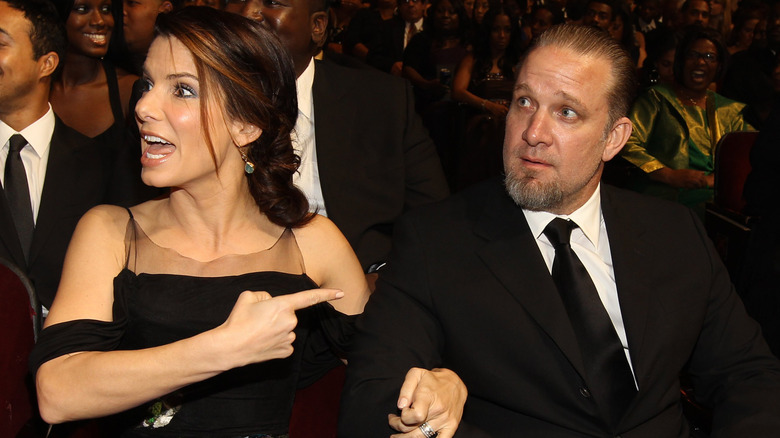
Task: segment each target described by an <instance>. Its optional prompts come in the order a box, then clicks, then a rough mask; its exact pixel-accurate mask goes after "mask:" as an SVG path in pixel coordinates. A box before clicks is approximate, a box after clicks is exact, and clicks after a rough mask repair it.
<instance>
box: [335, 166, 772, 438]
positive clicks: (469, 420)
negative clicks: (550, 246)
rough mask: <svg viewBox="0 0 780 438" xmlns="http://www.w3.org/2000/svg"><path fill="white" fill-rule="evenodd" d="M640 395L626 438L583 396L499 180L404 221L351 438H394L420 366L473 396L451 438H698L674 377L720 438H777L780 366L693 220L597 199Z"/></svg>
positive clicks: (535, 258)
mask: <svg viewBox="0 0 780 438" xmlns="http://www.w3.org/2000/svg"><path fill="white" fill-rule="evenodd" d="M601 194H602V211H603V214H604V220H605V223H606V226H607V230H608V233H609V242H610V249H611V252H612V260H613V263H614V274H615V281H616V283H617V290H618V295H619V297H620V305H621V311H622V315H623V320H624V323H625V328H626V334H627V336H628V345H629V349H630V352H631V359H632V363H633V369H634V371H635V373H636V378H637V380H638V384H639V392H638V393H637V395H636V396H635V398H634V399H633V401H632V402H631V403H630V404H629V405H628V406H627V411H626V413H625V415H624V417H623V418H622V420H621V421H620V424H619V425H618V428H617V430H609V428H608V427H607V426H606V425H605V422H604V421H603V420H602V419H601V418H600V415H599V412H598V410H597V409H596V406H595V404H594V402H593V400H592V399H590V398H589V397H588V392H587V391H584V390H583V388H587V386H588V382H587V381H586V380H585V379H584V378H583V376H584V367H583V363H582V358H581V356H580V353H579V349H578V347H577V341H576V337H575V334H574V331H573V329H572V327H571V324H570V322H569V320H568V318H567V316H566V311H565V309H564V306H563V303H562V302H561V299H560V297H559V295H558V292H557V290H556V289H555V285H554V283H553V281H552V278H551V276H550V274H549V271H548V270H547V267H546V265H545V263H544V260H543V258H542V256H541V254H540V252H539V249H538V247H537V245H536V242H535V240H534V238H533V236H532V235H531V233H530V230H529V228H528V224H527V222H526V220H525V216H524V215H523V213H522V210H521V209H520V208H519V207H517V206H516V205H515V204H514V203H513V202H512V201H511V199H510V198H509V197H508V196H507V195H506V194H505V193H504V190H503V188H502V187H501V185H500V182H498V181H491V182H489V183H487V184H483V185H480V186H478V187H476V188H475V189H473V190H470V191H467V192H464V193H463V194H461V195H457V196H454V197H452V198H451V199H450V200H448V201H445V202H443V203H440V204H436V205H434V206H431V207H430V208H423V209H420V210H417V211H415V212H412V213H410V214H409V215H408V216H405V217H404V218H403V219H402V220H401V221H399V224H398V225H397V227H396V232H397V239H396V240H395V242H394V244H395V246H394V250H393V254H392V255H391V258H390V264H389V268H388V270H387V271H386V272H384V273H383V274H382V276H381V278H380V281H379V285H378V288H377V290H376V292H375V293H374V294H373V295H372V297H371V299H370V300H369V303H368V305H367V307H366V311H365V313H364V315H363V317H362V318H361V319H360V320H359V323H358V327H359V333H358V335H357V336H356V338H355V341H354V343H355V345H354V348H353V352H352V354H351V355H350V356H349V368H348V371H347V372H348V376H347V383H346V387H345V390H344V392H343V395H342V411H341V412H342V413H341V420H342V421H341V424H340V428H341V429H340V435H339V436H343V437H358V436H361V437H366V436H370V437H382V436H388V435H389V434H390V430H389V428H388V427H387V414H388V413H391V412H395V411H396V409H395V403H396V399H397V397H398V391H399V389H400V386H401V382H402V380H403V378H404V375H405V373H406V372H407V370H408V369H409V368H410V367H412V366H419V367H423V368H427V369H430V368H434V367H447V368H451V369H453V370H454V371H455V372H457V373H458V374H459V375H460V377H461V378H462V379H463V381H464V382H465V384H466V386H467V387H468V390H469V398H468V401H467V403H466V410H465V413H464V417H463V423H462V425H461V428H460V429H459V431H458V434H457V435H456V436H459V437H463V436H466V437H472V436H479V437H483V436H491V437H518V436H523V437H544V438H555V437H586V436H601V437H606V436H615V435H618V434H620V435H621V436H623V437H648V438H650V437H653V438H658V437H687V436H688V435H687V434H688V430H687V424H686V422H685V421H684V418H683V415H682V408H681V404H680V384H679V374H680V372H681V371H683V370H687V371H689V372H690V373H691V375H692V377H693V381H694V384H695V385H696V391H697V394H698V395H699V396H700V397H701V401H702V402H704V403H705V404H707V405H709V406H711V407H713V408H714V418H715V424H714V431H715V435H714V436H733V437H745V436H762V437H763V436H775V435H776V434H777V433H778V430H780V365H779V364H778V361H777V360H776V359H775V358H774V357H773V356H772V355H771V354H770V353H769V351H768V349H767V347H766V344H765V343H764V341H763V339H762V338H761V334H760V331H759V329H758V327H757V325H756V324H755V322H754V321H752V320H750V319H749V318H748V317H747V316H746V314H745V311H744V308H743V306H742V304H741V303H740V301H739V299H738V298H737V296H736V294H735V293H734V290H733V288H732V286H731V284H730V282H729V279H728V274H727V273H726V270H725V269H724V267H723V265H722V263H721V262H720V261H719V260H718V256H717V254H716V252H715V251H714V250H713V248H712V246H711V244H710V243H709V241H708V239H707V237H706V235H705V233H704V230H703V228H702V226H701V224H700V223H699V222H698V220H697V219H696V218H695V217H694V215H693V214H692V213H691V212H690V211H689V210H687V209H685V208H683V207H679V206H676V205H672V204H670V203H666V202H664V201H660V200H655V199H650V198H645V197H642V196H640V195H636V194H634V193H629V192H625V191H620V190H618V189H614V188H610V187H603V188H602V192H601Z"/></svg>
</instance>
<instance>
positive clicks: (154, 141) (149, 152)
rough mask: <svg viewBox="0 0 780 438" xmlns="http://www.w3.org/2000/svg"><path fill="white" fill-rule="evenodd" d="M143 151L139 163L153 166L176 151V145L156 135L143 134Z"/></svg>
mask: <svg viewBox="0 0 780 438" xmlns="http://www.w3.org/2000/svg"><path fill="white" fill-rule="evenodd" d="M143 141H144V145H145V147H144V151H143V155H141V163H142V164H143V165H144V166H153V165H157V164H161V163H163V162H164V161H165V160H166V159H167V158H168V157H169V156H170V155H171V154H173V153H174V152H175V151H176V146H174V145H173V144H172V143H170V142H169V141H168V140H165V139H164V138H162V137H158V136H156V135H150V134H144V135H143Z"/></svg>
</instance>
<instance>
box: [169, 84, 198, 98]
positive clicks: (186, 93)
mask: <svg viewBox="0 0 780 438" xmlns="http://www.w3.org/2000/svg"><path fill="white" fill-rule="evenodd" d="M173 94H174V95H175V96H176V97H181V98H184V99H186V98H189V97H197V93H195V90H194V89H192V87H190V86H189V85H186V84H177V85H176V89H175V91H174V92H173Z"/></svg>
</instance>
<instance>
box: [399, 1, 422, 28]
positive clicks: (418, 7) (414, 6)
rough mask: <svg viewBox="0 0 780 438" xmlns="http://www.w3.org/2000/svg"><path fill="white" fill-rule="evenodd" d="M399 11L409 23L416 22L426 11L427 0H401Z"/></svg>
mask: <svg viewBox="0 0 780 438" xmlns="http://www.w3.org/2000/svg"><path fill="white" fill-rule="evenodd" d="M398 13H399V14H400V15H401V18H403V19H404V21H405V22H407V23H416V22H417V21H418V20H419V19H420V18H422V17H423V14H424V13H425V2H423V1H422V0H399V1H398Z"/></svg>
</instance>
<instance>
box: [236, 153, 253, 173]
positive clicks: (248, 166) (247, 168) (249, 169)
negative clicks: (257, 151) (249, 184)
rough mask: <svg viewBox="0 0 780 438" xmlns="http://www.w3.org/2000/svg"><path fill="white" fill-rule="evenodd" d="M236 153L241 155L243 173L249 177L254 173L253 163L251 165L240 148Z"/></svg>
mask: <svg viewBox="0 0 780 438" xmlns="http://www.w3.org/2000/svg"><path fill="white" fill-rule="evenodd" d="M238 151H239V152H240V153H241V159H242V160H244V163H245V164H244V172H246V173H247V175H251V174H252V173H253V172H254V171H255V163H253V162H252V161H251V160H250V159H249V157H248V156H247V155H246V152H244V151H243V150H242V148H238Z"/></svg>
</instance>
